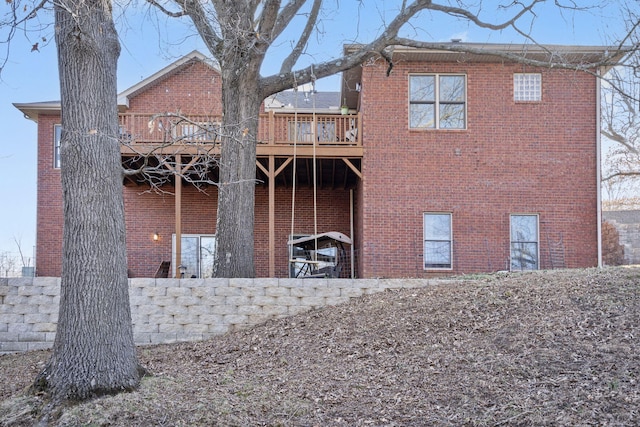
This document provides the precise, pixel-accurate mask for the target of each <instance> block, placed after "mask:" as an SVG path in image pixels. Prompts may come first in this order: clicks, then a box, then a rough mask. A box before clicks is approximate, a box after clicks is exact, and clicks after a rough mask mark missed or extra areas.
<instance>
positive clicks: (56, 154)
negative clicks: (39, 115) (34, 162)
mask: <svg viewBox="0 0 640 427" xmlns="http://www.w3.org/2000/svg"><path fill="white" fill-rule="evenodd" d="M61 138H62V125H53V167H54V168H56V169H59V168H60V139H61Z"/></svg>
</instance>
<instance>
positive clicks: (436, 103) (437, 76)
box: [408, 73, 468, 131]
mask: <svg viewBox="0 0 640 427" xmlns="http://www.w3.org/2000/svg"><path fill="white" fill-rule="evenodd" d="M414 77H433V78H434V86H435V87H434V94H433V97H434V99H433V101H418V100H413V99H412V98H411V81H412V78H414ZM441 77H462V79H463V84H464V100H463V101H441V100H440V78H441ZM408 90H409V94H408V100H409V103H408V104H409V105H408V108H409V111H408V113H409V114H408V119H409V123H408V126H409V129H411V130H434V129H435V130H454V131H458V130H466V129H467V120H468V115H467V92H468V90H467V75H466V74H460V73H420V74H409V84H408ZM412 105H433V109H434V123H433V126H412V123H411V108H412ZM441 105H462V106H463V109H462V114H463V117H462V121H463V125H462V127H442V126H441V117H440V106H441Z"/></svg>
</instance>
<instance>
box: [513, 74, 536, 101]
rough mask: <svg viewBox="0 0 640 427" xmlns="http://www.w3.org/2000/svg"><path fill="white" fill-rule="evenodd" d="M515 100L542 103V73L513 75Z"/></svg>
mask: <svg viewBox="0 0 640 427" xmlns="http://www.w3.org/2000/svg"><path fill="white" fill-rule="evenodd" d="M513 100H514V101H515V102H540V101H542V73H513Z"/></svg>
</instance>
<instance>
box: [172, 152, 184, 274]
mask: <svg viewBox="0 0 640 427" xmlns="http://www.w3.org/2000/svg"><path fill="white" fill-rule="evenodd" d="M174 178H175V187H176V188H175V193H176V194H175V221H176V263H175V265H174V266H173V268H174V269H175V271H176V277H180V269H179V268H178V267H179V266H180V265H182V158H181V156H180V154H176V167H175V173H174Z"/></svg>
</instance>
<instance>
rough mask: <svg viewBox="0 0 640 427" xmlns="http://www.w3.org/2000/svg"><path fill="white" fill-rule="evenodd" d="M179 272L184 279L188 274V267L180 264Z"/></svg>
mask: <svg viewBox="0 0 640 427" xmlns="http://www.w3.org/2000/svg"><path fill="white" fill-rule="evenodd" d="M178 271H180V278H182V279H184V275H185V274H186V273H187V266H186V265H183V264H180V265H179V266H178Z"/></svg>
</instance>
